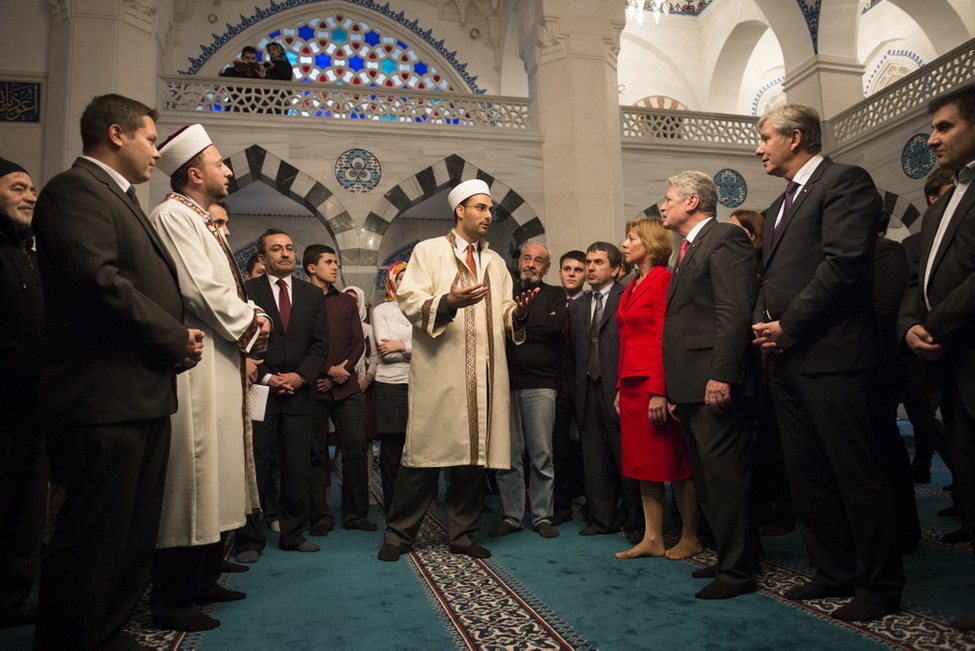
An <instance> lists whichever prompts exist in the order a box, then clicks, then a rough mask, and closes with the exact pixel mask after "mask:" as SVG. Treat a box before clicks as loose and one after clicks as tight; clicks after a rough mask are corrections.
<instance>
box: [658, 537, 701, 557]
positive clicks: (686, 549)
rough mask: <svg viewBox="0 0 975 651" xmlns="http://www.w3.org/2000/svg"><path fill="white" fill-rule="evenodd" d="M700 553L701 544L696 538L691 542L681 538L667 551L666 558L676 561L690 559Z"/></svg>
mask: <svg viewBox="0 0 975 651" xmlns="http://www.w3.org/2000/svg"><path fill="white" fill-rule="evenodd" d="M700 553H701V543H700V542H698V540H697V538H693V539H691V540H687V539H685V538H681V539H680V542H678V543H677V544H676V545H674V546H673V547H671V548H670V549H668V550H667V553H666V556H667V558H669V559H672V560H678V559H681V558H690V557H691V556H694V555H696V554H700Z"/></svg>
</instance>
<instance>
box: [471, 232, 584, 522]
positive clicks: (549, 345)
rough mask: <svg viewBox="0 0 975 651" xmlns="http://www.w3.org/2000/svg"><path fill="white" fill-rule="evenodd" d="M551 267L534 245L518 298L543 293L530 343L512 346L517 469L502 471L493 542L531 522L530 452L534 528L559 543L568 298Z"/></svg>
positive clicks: (526, 253)
mask: <svg viewBox="0 0 975 651" xmlns="http://www.w3.org/2000/svg"><path fill="white" fill-rule="evenodd" d="M549 266H551V258H550V256H549V252H548V249H547V248H545V246H543V245H542V244H536V243H532V244H528V245H526V246H525V247H524V248H523V249H522V250H521V257H520V258H519V259H518V270H519V272H520V283H519V284H518V285H517V286H516V287H515V293H516V294H517V293H521V292H523V291H526V290H530V289H535V288H536V287H537V288H538V295H537V296H536V297H535V302H534V303H532V306H531V309H529V310H528V321H527V323H526V324H525V342H524V343H523V344H521V345H520V346H517V345H515V343H514V342H512V341H510V340H508V341H507V342H506V350H507V357H508V382H509V385H510V388H511V467H509V468H507V469H505V470H499V471H498V489H499V490H500V492H501V512H502V516H503V519H502V520H501V523H500V524H499V525H498V526H497V527H496V528H495V529H494V530H492V531H491V532H489V533H488V535H489V536H491V537H492V538H497V537H499V536H506V535H508V534H509V533H514V532H515V531H521V528H522V525H521V522H522V519H523V518H524V516H525V467H524V463H523V459H524V456H525V451H526V450H527V451H528V458H529V460H530V461H531V464H530V467H531V481H530V482H529V498H530V500H531V513H532V526H533V527H534V528H535V531H537V532H538V535H540V536H541V537H542V538H555V537H556V536H558V535H559V531H558V529H556V528H555V527H553V526H552V515H553V501H554V494H555V493H554V491H555V467H554V465H553V461H552V459H553V450H552V428H553V426H554V424H555V396H556V393H557V389H558V371H559V362H560V360H561V359H562V354H563V352H564V337H563V327H564V326H565V314H566V308H565V305H566V302H565V292H563V291H562V290H561V289H560V288H559V287H553V286H552V285H546V284H545V283H544V282H543V280H542V279H543V278H544V277H545V274H546V273H548V269H549Z"/></svg>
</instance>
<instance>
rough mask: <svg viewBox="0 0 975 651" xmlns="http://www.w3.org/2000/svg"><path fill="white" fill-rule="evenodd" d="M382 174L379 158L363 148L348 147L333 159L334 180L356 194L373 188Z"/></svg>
mask: <svg viewBox="0 0 975 651" xmlns="http://www.w3.org/2000/svg"><path fill="white" fill-rule="evenodd" d="M382 174H383V169H382V166H381V165H380V164H379V159H377V158H376V157H375V156H373V155H372V153H370V152H368V151H366V150H365V149H349V150H348V151H346V152H343V153H342V155H341V156H339V157H338V159H337V160H336V161H335V180H337V181H338V182H339V184H340V185H341V186H342V187H343V188H345V189H346V190H348V191H349V192H355V193H356V194H363V193H365V192H370V191H371V190H374V189H375V188H376V186H377V185H379V179H380V178H382Z"/></svg>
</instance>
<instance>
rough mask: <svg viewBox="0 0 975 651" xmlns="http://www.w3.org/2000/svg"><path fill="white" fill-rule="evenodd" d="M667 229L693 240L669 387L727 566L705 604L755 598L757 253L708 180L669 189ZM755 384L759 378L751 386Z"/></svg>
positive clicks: (680, 284) (687, 175) (682, 274)
mask: <svg viewBox="0 0 975 651" xmlns="http://www.w3.org/2000/svg"><path fill="white" fill-rule="evenodd" d="M668 182H669V183H670V188H669V189H668V190H667V196H666V199H665V200H664V203H663V206H661V209H660V211H661V213H662V214H663V216H664V222H663V224H664V228H666V229H667V230H671V231H674V232H675V233H677V234H678V235H680V236H681V237H683V238H684V241H683V242H682V243H681V247H680V253H679V254H678V258H677V265H676V268H675V271H674V276H673V278H672V279H671V281H670V288H669V290H668V292H667V313H666V317H665V321H664V377H665V378H666V384H667V398H668V399H669V400H670V402H671V403H673V404H674V405H675V411H676V414H677V417H678V419H679V420H680V428H681V432H682V433H683V435H684V439H685V440H686V441H687V450H688V452H689V453H690V456H691V464H692V466H693V467H694V485H695V487H696V488H697V494H698V499H699V501H700V503H701V510H702V511H703V512H704V515H705V517H706V518H707V520H708V524H710V525H711V531H712V532H713V533H714V541H715V546H716V547H717V552H718V563H717V565H716V566H714V567H709V568H703V569H701V570H698V571H697V572H695V573H694V576H695V577H696V578H711V577H714V581H713V582H712V583H710V584H708V585H707V586H705V587H704V588H703V589H701V590H700V591H698V593H697V594H696V595H695V596H696V597H697V598H698V599H728V598H730V597H737V596H738V595H741V594H745V593H747V592H752V591H754V590H755V573H756V572H757V570H758V537H757V533H756V532H755V531H754V527H753V526H752V522H751V515H750V513H749V509H748V486H749V482H750V457H751V441H752V435H753V431H752V430H753V427H752V425H753V415H754V404H753V403H754V400H753V398H754V395H753V391H752V389H753V387H751V386H749V384H750V383H747V382H746V372H745V371H746V366H747V364H746V356H747V353H748V346H749V342H750V341H751V336H750V330H749V326H750V325H751V314H752V306H753V305H754V303H755V272H756V260H755V249H754V248H753V247H752V244H751V242H750V241H749V240H748V235H747V234H746V232H745V231H744V229H742V228H739V227H738V226H735V225H733V224H728V223H718V221H717V220H716V219H715V214H716V213H715V211H716V208H717V203H718V190H717V188H716V187H715V185H714V181H712V180H711V177H710V176H708V175H707V174H702V173H701V172H693V171H688V172H681V173H680V174H677V175H675V176H672V177H670V178H669V179H668ZM749 379H750V378H749Z"/></svg>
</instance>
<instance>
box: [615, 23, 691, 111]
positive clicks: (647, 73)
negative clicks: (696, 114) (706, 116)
mask: <svg viewBox="0 0 975 651" xmlns="http://www.w3.org/2000/svg"><path fill="white" fill-rule="evenodd" d="M698 39H699V32H698V27H697V20H696V19H695V18H690V17H685V16H666V17H664V18H662V19H661V21H660V24H659V25H657V24H655V23H654V22H653V18H652V17H650V16H648V17H647V20H645V21H644V24H643V26H642V27H640V26H639V25H637V24H636V22H635V21H630V22H629V23H627V25H626V28H625V29H624V30H623V33H622V34H621V35H620V53H619V62H618V66H617V74H618V79H619V83H620V84H622V85H623V86H625V89H624V90H623V91H622V92H621V93H620V104H621V105H624V106H631V105H633V104H634V103H635V102H636V101H637V100H639V99H642V98H644V97H648V96H651V95H664V96H667V97H672V98H674V99H676V100H677V101H679V102H681V103H682V104H684V105H685V106H687V107H688V108H689V109H691V110H692V111H704V110H707V108H706V107H705V106H704V101H705V97H706V95H705V93H706V90H707V87H706V86H705V85H704V84H703V83H702V80H703V79H706V78H707V75H706V73H705V70H704V63H703V59H702V56H701V52H700V49H699V47H698Z"/></svg>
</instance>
